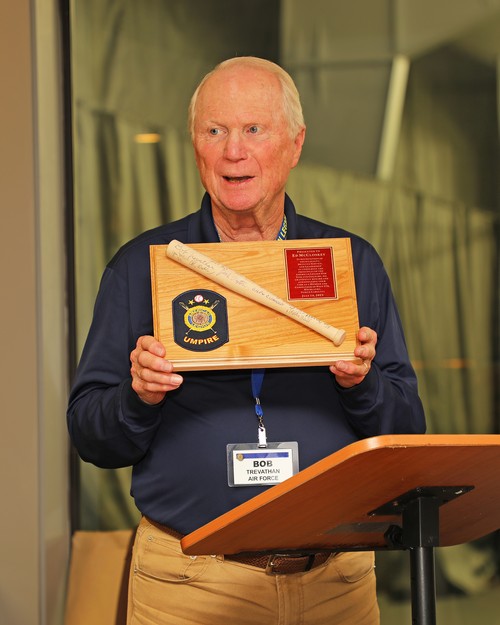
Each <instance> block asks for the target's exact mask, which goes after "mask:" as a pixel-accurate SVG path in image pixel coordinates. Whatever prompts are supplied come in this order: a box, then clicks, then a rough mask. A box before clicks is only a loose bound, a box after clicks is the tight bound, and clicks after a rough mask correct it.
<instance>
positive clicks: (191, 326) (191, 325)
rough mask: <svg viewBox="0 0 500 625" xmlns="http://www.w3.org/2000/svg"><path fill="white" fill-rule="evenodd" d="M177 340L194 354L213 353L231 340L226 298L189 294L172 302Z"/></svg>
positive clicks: (201, 291) (210, 293) (211, 293)
mask: <svg viewBox="0 0 500 625" xmlns="http://www.w3.org/2000/svg"><path fill="white" fill-rule="evenodd" d="M172 316H173V325H174V341H175V342H176V343H177V345H180V346H181V347H184V349H189V350H191V351H193V352H209V351H211V350H213V349H217V348H218V347H221V346H222V345H224V343H227V342H228V340H229V332H228V323H227V303H226V298H225V297H224V296H223V295H220V294H219V293H215V291H208V290H206V289H197V290H193V291H185V292H184V293H181V294H180V295H178V296H177V297H176V298H175V299H174V300H173V301H172Z"/></svg>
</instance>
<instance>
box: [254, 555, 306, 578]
mask: <svg viewBox="0 0 500 625" xmlns="http://www.w3.org/2000/svg"><path fill="white" fill-rule="evenodd" d="M277 558H291V559H294V558H295V559H297V560H298V559H299V558H308V562H307V564H306V566H305V567H304V571H308V570H309V569H310V568H311V566H312V564H313V562H314V559H315V555H314V554H307V553H293V554H291V553H273V554H271V555H270V556H269V559H268V561H267V564H266V575H280V572H279V571H275V570H274V567H275V566H276V559H277ZM297 573H300V571H297Z"/></svg>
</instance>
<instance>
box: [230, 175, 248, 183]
mask: <svg viewBox="0 0 500 625" xmlns="http://www.w3.org/2000/svg"><path fill="white" fill-rule="evenodd" d="M223 178H224V180H227V181H228V182H245V181H246V180H251V179H252V178H253V176H223Z"/></svg>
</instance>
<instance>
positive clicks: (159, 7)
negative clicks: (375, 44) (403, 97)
mask: <svg viewBox="0 0 500 625" xmlns="http://www.w3.org/2000/svg"><path fill="white" fill-rule="evenodd" d="M141 4H142V3H140V2H137V1H134V0H114V1H112V2H111V1H109V2H104V1H103V0H73V40H74V44H73V45H74V47H73V67H74V136H75V181H74V188H75V266H76V314H77V328H78V336H77V344H78V350H81V348H82V346H83V341H84V339H85V336H86V333H87V330H88V326H89V323H90V319H91V314H92V308H93V302H94V299H95V295H96V292H97V288H98V284H99V280H100V276H101V274H102V271H103V268H104V266H105V264H106V262H107V261H108V260H109V258H110V257H111V256H112V254H113V253H114V252H115V251H116V250H117V249H118V247H119V246H120V245H121V244H123V243H125V242H126V241H127V240H129V239H130V238H131V237H133V236H134V235H136V234H138V233H139V232H141V231H143V230H145V229H148V228H151V227H154V226H156V225H158V224H161V223H164V222H167V221H171V220H173V219H176V218H178V217H181V216H182V215H185V214H187V213H189V212H192V211H194V210H197V208H198V206H199V201H200V198H201V194H202V188H201V185H200V182H199V179H198V175H197V171H196V167H195V162H194V158H193V155H192V148H191V145H190V142H189V139H188V136H187V133H186V128H185V123H186V122H185V117H186V110H187V105H188V101H189V97H190V94H191V92H192V90H193V89H194V86H195V85H196V83H197V82H198V80H199V79H200V78H201V76H202V75H203V74H204V73H205V71H206V70H207V69H209V68H210V67H212V66H213V65H214V64H215V63H216V62H217V61H219V60H221V59H222V58H225V57H228V56H232V55H234V54H256V55H260V56H264V57H267V58H271V59H273V58H274V59H277V55H278V48H279V45H278V44H279V37H280V32H281V37H282V38H283V40H284V41H287V42H288V45H289V46H290V45H292V44H294V45H295V48H294V49H293V53H294V55H295V56H294V59H295V65H294V66H293V67H291V68H290V69H291V71H292V73H293V72H294V71H295V72H296V73H300V75H298V74H297V76H295V77H296V78H297V82H298V83H299V84H303V85H306V86H307V94H306V96H305V100H306V104H307V108H306V107H305V108H306V115H307V114H309V116H310V118H312V116H314V119H311V123H310V127H311V133H310V134H311V139H312V143H313V144H315V143H318V144H321V140H320V139H321V137H319V138H318V135H319V134H320V131H321V128H322V126H323V127H324V128H327V127H328V125H329V121H330V120H329V119H328V115H329V112H330V107H329V98H331V99H332V100H335V98H336V97H341V94H338V93H337V92H334V93H332V94H331V95H330V94H329V92H328V91H327V87H328V85H329V79H328V76H326V77H325V76H322V75H321V67H320V68H319V69H318V66H317V64H313V63H309V62H310V61H311V55H313V57H314V55H315V54H317V53H318V50H320V51H322V53H324V46H327V45H329V39H328V37H326V35H325V37H324V38H323V39H322V42H323V43H322V46H323V48H321V49H320V48H318V46H316V47H315V46H312V45H310V42H311V39H308V37H307V34H308V33H307V32H305V31H304V28H303V27H304V21H303V20H302V19H301V14H302V13H301V12H303V11H306V10H307V6H308V5H304V6H302V5H301V3H297V2H295V3H294V5H295V6H294V11H293V12H290V10H289V9H290V4H291V2H287V3H284V5H286V6H285V8H287V9H288V11H284V15H283V19H282V21H281V24H280V22H279V9H280V3H279V2H268V0H253V1H252V2H245V3H241V5H240V4H238V7H239V8H238V15H233V13H234V11H232V10H231V11H229V9H231V7H233V8H234V3H233V2H226V1H224V2H216V3H212V2H201V1H200V0H196V1H194V2H193V1H192V0H190V1H189V2H184V1H181V0H171V1H170V2H166V1H165V0H150V1H149V2H148V3H147V5H148V6H147V13H144V12H143V11H141V10H140V9H139V7H140V6H141ZM193 5H194V6H193ZM240 7H241V9H240ZM325 7H326V5H325ZM193 8H196V9H197V11H193ZM255 11H257V12H259V11H260V12H261V14H263V12H265V13H267V15H268V17H269V19H268V20H261V21H260V22H259V21H252V20H251V17H252V15H253V14H254V12H255ZM194 15H198V18H199V19H196V20H195V19H194V17H193V16H194ZM245 16H246V17H247V18H248V20H243V21H242V17H245ZM292 18H293V19H292ZM321 19H322V16H321V15H316V17H315V21H316V23H318V22H320V21H321ZM249 20H250V21H249ZM315 21H314V20H312V19H309V22H308V23H311V24H312V25H313V28H312V33H313V35H314V23H315ZM241 23H244V24H245V28H244V29H243V31H242V29H241ZM301 27H302V30H301ZM296 33H298V34H296ZM333 43H334V42H333ZM333 43H332V45H333ZM282 54H283V57H284V58H283V62H284V64H285V66H286V61H287V56H288V55H289V49H288V48H286V46H284V47H283V50H282ZM301 55H302V56H301ZM445 57H446V58H445V61H446V63H445V62H444V60H443V58H442V57H439V58H440V59H441V63H442V65H443V67H445V68H448V69H449V68H450V67H453V68H456V64H457V62H458V61H457V56H456V55H454V54H453V52H452V51H451V52H450V51H447V52H446V55H445ZM434 58H435V57H434ZM313 60H314V59H313ZM299 61H303V64H302V65H300V62H299ZM308 63H309V64H308ZM294 68H295V69H294ZM297 68H299V69H297ZM323 69H324V71H328V65H326V66H325V67H324V68H323ZM431 70H432V71H431ZM454 71H456V72H457V73H458V74H460V67H458V69H455V70H454ZM384 72H386V70H385V69H383V68H381V67H379V68H378V69H377V73H378V74H379V75H380V76H381V79H382V80H383V75H384ZM473 73H474V72H473ZM363 75H364V74H363ZM443 75H446V77H449V71H446V72H445V73H444V74H443ZM441 78H442V76H441ZM439 80H440V74H439V72H436V68H435V63H433V58H432V57H430V58H429V59H422V60H417V61H416V62H415V63H414V64H413V65H412V71H411V75H410V84H409V89H408V94H407V101H406V106H405V114H404V119H403V127H402V134H401V140H400V146H399V151H398V155H397V163H396V171H395V177H394V180H393V182H392V183H391V184H387V183H382V182H380V181H378V180H376V179H375V178H374V177H372V176H370V175H367V174H366V172H365V173H363V174H361V173H354V172H352V171H345V170H341V169H339V168H335V167H333V166H332V162H331V160H332V159H330V158H326V157H324V155H325V151H326V148H325V145H324V143H323V144H321V145H320V146H319V148H320V149H319V151H318V152H317V153H314V151H311V150H309V151H307V152H306V153H305V157H304V159H303V160H302V162H301V163H300V164H299V166H298V167H297V168H296V169H295V170H294V171H293V172H292V175H291V177H290V181H289V185H288V192H289V194H290V196H291V197H292V199H293V200H294V202H295V204H296V206H297V209H298V210H299V212H301V213H303V214H305V215H309V216H311V217H314V218H317V219H320V220H322V221H325V222H328V223H331V224H335V225H338V226H340V227H344V228H346V229H348V230H351V231H353V232H355V233H356V234H359V235H360V236H363V237H365V238H367V239H368V240H370V241H371V242H372V243H373V244H374V246H375V247H376V248H377V250H378V251H379V253H380V255H381V257H382V259H383V261H384V264H385V266H386V268H387V271H388V273H389V276H390V278H391V281H392V284H393V289H394V292H395V295H396V299H397V301H398V305H399V309H400V313H401V317H402V320H403V324H404V327H405V332H406V337H407V342H408V348H409V352H410V357H411V359H412V361H413V363H414V366H415V369H416V372H417V375H418V380H419V386H420V393H421V396H422V400H423V402H424V406H425V410H426V414H427V419H428V425H429V431H431V432H435V433H483V432H484V433H489V432H496V431H497V425H496V419H497V418H498V417H497V412H498V405H495V401H498V395H495V387H496V386H498V385H499V367H498V364H497V363H495V359H496V358H498V334H497V332H496V325H497V323H498V239H497V233H498V230H499V228H498V226H499V223H498V205H497V200H496V194H495V184H498V182H497V173H496V172H497V171H498V167H497V165H498V137H497V134H496V132H495V131H494V125H495V124H496V117H495V115H496V112H495V105H494V85H493V95H492V90H491V88H487V87H488V85H489V82H488V80H490V76H489V74H488V75H487V76H484V84H483V83H481V90H480V94H479V96H477V97H476V96H475V95H470V94H469V92H465V95H463V97H460V93H457V92H456V90H455V87H453V86H451V87H450V84H452V83H450V81H449V80H448V82H447V83H446V84H448V88H445V87H444V86H443V85H442V84H441V83H439ZM445 82H446V81H445ZM436 84H441V87H440V89H437V90H436ZM485 85H486V86H485ZM315 86H316V87H317V88H316V89H315V88H314V87H315ZM309 87H310V88H309ZM377 89H378V87H377ZM377 89H375V91H376V90H377ZM325 90H326V91H325ZM471 93H472V94H473V92H471ZM315 98H316V100H315ZM492 102H493V104H492ZM464 120H467V123H465V121H464ZM306 122H308V119H307V117H306ZM144 133H154V134H156V135H158V138H159V141H158V142H154V143H142V142H138V139H137V135H141V134H144ZM492 137H493V139H492ZM306 143H307V138H306ZM338 158H339V156H338V155H337V156H335V158H333V161H334V162H335V159H338ZM80 472H81V476H80V482H81V500H80V505H81V515H80V519H79V520H78V525H79V527H81V528H82V529H118V528H123V527H130V526H133V525H134V524H135V523H136V522H137V519H138V513H137V510H136V509H135V506H134V503H133V501H132V499H131V498H130V496H129V485H130V484H129V482H130V470H129V469H122V470H119V471H105V470H101V469H96V468H95V467H92V466H90V465H87V464H84V463H81V465H80ZM491 543H492V541H485V542H484V541H483V542H482V543H481V544H480V545H466V546H461V547H459V548H452V549H448V550H440V551H439V566H440V569H441V570H442V572H443V576H444V577H445V578H446V579H447V580H450V583H453V584H454V585H456V586H458V587H462V588H463V589H464V590H465V591H467V592H477V591H479V590H480V589H481V588H483V587H484V586H485V585H486V584H488V583H489V580H490V579H491V577H492V572H494V570H495V568H496V565H495V555H494V551H493V550H492V549H491ZM399 555H400V554H390V555H389V556H388V560H387V561H390V562H391V564H390V566H387V565H386V568H387V570H388V575H387V579H386V580H385V581H382V584H386V586H388V587H391V588H393V589H395V591H396V590H398V589H396V588H395V585H396V586H397V584H398V579H405V580H407V579H408V577H407V576H406V575H405V576H402V577H398V576H397V575H394V571H395V570H396V569H397V567H403V566H404V564H403V563H402V560H401V558H400V557H399ZM387 561H386V562H387ZM456 561H460V562H461V563H462V566H461V567H457V566H456ZM464 562H465V563H466V565H465V566H464ZM380 569H381V573H382V575H380V578H381V579H382V580H384V576H383V570H384V564H383V563H382V564H381V565H380ZM404 590H407V589H404Z"/></svg>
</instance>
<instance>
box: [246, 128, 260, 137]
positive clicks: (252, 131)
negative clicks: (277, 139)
mask: <svg viewBox="0 0 500 625" xmlns="http://www.w3.org/2000/svg"><path fill="white" fill-rule="evenodd" d="M248 132H249V133H250V134H252V135H255V134H257V133H258V132H259V127H258V126H250V128H249V129H248Z"/></svg>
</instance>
